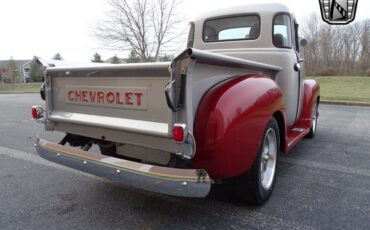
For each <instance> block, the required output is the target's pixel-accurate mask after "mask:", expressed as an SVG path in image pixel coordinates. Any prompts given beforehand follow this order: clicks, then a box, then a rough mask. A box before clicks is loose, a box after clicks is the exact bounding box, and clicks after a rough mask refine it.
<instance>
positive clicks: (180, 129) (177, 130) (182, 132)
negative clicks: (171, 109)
mask: <svg viewBox="0 0 370 230" xmlns="http://www.w3.org/2000/svg"><path fill="white" fill-rule="evenodd" d="M172 136H173V140H174V141H175V142H176V143H184V142H185V141H186V139H187V137H188V130H187V128H186V125H185V124H179V123H176V124H174V125H173V128H172Z"/></svg>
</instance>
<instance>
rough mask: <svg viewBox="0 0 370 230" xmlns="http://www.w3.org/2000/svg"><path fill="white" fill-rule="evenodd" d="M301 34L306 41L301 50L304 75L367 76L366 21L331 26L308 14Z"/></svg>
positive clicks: (369, 34)
mask: <svg viewBox="0 0 370 230" xmlns="http://www.w3.org/2000/svg"><path fill="white" fill-rule="evenodd" d="M301 31H302V32H303V33H302V34H303V36H304V38H306V39H307V41H308V44H307V46H306V47H305V48H304V49H303V51H304V59H305V70H306V75H309V76H315V75H316V76H333V75H347V76H354V75H359V76H360V75H367V76H370V19H365V20H362V21H357V22H353V23H351V24H349V25H345V26H344V25H337V26H334V25H329V24H327V23H324V22H323V21H322V19H321V17H320V16H319V15H316V14H311V15H310V16H308V17H307V18H306V20H304V23H303V25H302V30H301Z"/></svg>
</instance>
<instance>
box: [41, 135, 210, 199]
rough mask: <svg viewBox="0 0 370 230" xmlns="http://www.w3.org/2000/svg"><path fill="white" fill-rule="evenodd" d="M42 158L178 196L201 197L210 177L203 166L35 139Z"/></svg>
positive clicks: (146, 188) (208, 185)
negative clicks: (154, 162) (144, 160)
mask: <svg viewBox="0 0 370 230" xmlns="http://www.w3.org/2000/svg"><path fill="white" fill-rule="evenodd" d="M35 147H36V149H37V153H38V154H39V155H40V156H41V157H42V158H44V159H46V160H49V161H52V162H54V163H58V164H61V165H64V166H67V167H70V168H73V169H77V170H80V171H83V172H87V173H90V174H93V175H96V176H100V177H104V178H107V179H111V180H115V181H118V182H120V183H123V184H126V185H128V186H132V187H135V188H139V189H144V190H148V191H152V192H157V193H162V194H166V195H171V196H181V197H197V198H201V197H205V196H207V195H208V193H209V191H210V188H211V179H210V178H209V176H208V174H207V172H206V171H204V170H196V169H175V168H168V167H160V166H155V165H148V164H141V163H137V162H133V161H127V160H122V159H119V158H114V157H108V156H104V155H100V154H96V153H91V152H87V151H83V150H80V149H77V148H72V147H68V146H62V145H58V144H55V143H51V142H48V141H44V140H41V139H38V140H37V142H36V145H35Z"/></svg>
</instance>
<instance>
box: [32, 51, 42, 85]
mask: <svg viewBox="0 0 370 230" xmlns="http://www.w3.org/2000/svg"><path fill="white" fill-rule="evenodd" d="M30 67H31V68H30V78H31V80H32V81H33V82H41V81H42V79H43V75H44V74H43V68H42V66H41V65H39V64H38V63H37V57H36V56H34V57H33V59H32V62H31V64H30Z"/></svg>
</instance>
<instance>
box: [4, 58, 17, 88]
mask: <svg viewBox="0 0 370 230" xmlns="http://www.w3.org/2000/svg"><path fill="white" fill-rule="evenodd" d="M6 81H7V82H8V83H16V82H19V71H18V67H17V63H16V62H15V61H14V59H13V57H10V59H9V61H8V66H7V80H6Z"/></svg>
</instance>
